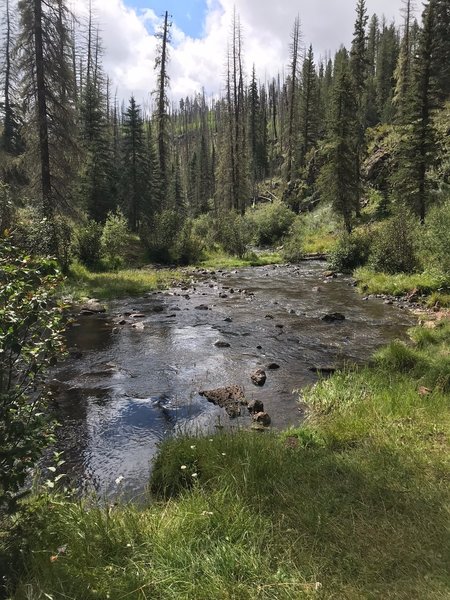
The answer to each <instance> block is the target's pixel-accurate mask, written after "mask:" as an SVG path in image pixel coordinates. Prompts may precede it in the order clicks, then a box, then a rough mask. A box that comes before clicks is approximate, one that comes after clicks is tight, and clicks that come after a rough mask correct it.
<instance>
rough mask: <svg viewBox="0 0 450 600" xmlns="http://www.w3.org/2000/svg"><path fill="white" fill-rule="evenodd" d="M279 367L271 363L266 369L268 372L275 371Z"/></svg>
mask: <svg viewBox="0 0 450 600" xmlns="http://www.w3.org/2000/svg"><path fill="white" fill-rule="evenodd" d="M279 368H280V365H279V364H278V363H276V362H271V363H269V364H268V365H267V367H266V369H269V370H270V371H275V370H276V369H279Z"/></svg>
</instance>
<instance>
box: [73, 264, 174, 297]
mask: <svg viewBox="0 0 450 600" xmlns="http://www.w3.org/2000/svg"><path fill="white" fill-rule="evenodd" d="M184 277H185V276H184V275H183V274H182V273H181V272H180V271H175V270H173V269H160V270H156V269H122V270H119V271H108V272H105V273H95V272H92V271H89V270H88V269H87V268H86V267H83V266H82V265H80V264H77V263H75V264H73V265H72V267H71V270H70V274H69V277H68V279H67V281H66V284H65V286H64V288H63V290H62V293H63V294H64V295H66V296H69V297H71V298H73V299H74V300H77V299H80V298H83V297H86V296H88V297H91V298H93V297H95V298H99V299H101V300H108V299H112V298H123V297H127V296H140V295H142V294H144V293H145V292H148V291H151V290H157V289H165V288H167V287H170V285H171V284H172V282H174V281H175V282H179V281H182V280H183V279H184Z"/></svg>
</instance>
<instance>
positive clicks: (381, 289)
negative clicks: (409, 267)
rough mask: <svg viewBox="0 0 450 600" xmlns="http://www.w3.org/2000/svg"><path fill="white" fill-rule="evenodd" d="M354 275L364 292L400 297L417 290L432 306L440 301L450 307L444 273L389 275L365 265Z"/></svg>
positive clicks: (449, 294)
mask: <svg viewBox="0 0 450 600" xmlns="http://www.w3.org/2000/svg"><path fill="white" fill-rule="evenodd" d="M354 277H355V279H356V280H357V282H358V289H359V290H360V291H361V292H362V293H366V294H388V295H390V296H397V297H400V296H404V295H405V294H408V293H410V292H411V291H413V290H415V291H416V292H417V293H418V294H419V295H423V296H424V298H423V300H424V302H425V303H427V304H428V305H430V306H433V305H434V304H435V303H436V302H439V304H440V305H441V306H444V307H450V288H449V282H448V280H447V279H446V278H445V277H444V276H443V275H440V274H437V273H428V272H423V273H412V274H406V273H398V274H396V275H388V274H386V273H378V272H375V271H372V270H371V269H369V268H367V267H364V268H360V269H357V270H356V271H355V273H354Z"/></svg>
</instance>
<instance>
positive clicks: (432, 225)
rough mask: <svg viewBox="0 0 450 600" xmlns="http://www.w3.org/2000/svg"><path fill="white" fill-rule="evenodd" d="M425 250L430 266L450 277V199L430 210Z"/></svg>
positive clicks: (425, 236) (424, 239)
mask: <svg viewBox="0 0 450 600" xmlns="http://www.w3.org/2000/svg"><path fill="white" fill-rule="evenodd" d="M423 249H424V255H425V256H426V258H427V262H428V263H429V264H432V265H433V266H435V267H436V268H437V269H438V270H439V271H440V272H441V273H443V274H444V275H447V276H448V275H450V199H449V200H447V201H446V202H444V203H443V204H441V205H440V206H435V207H433V208H432V209H431V210H430V212H429V215H428V218H427V222H426V230H425V235H424V236H423Z"/></svg>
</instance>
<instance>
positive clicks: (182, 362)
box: [53, 262, 413, 497]
mask: <svg viewBox="0 0 450 600" xmlns="http://www.w3.org/2000/svg"><path fill="white" fill-rule="evenodd" d="M323 272H324V264H323V263H322V264H321V263H312V262H311V263H304V264H303V265H300V266H298V267H294V266H290V267H285V266H278V267H273V266H269V267H260V268H245V269H240V270H238V271H233V272H230V271H228V272H227V271H218V272H216V273H214V272H212V273H208V274H198V276H196V278H195V279H196V280H195V281H194V280H192V285H191V286H189V287H188V288H187V287H186V288H185V289H179V288H178V289H173V290H169V291H167V292H163V293H161V292H159V293H149V294H148V295H146V296H145V297H142V298H133V299H126V300H120V301H114V302H111V303H110V304H109V306H108V311H107V313H105V314H95V315H80V316H78V317H77V322H76V323H75V325H74V326H73V327H72V328H71V329H70V330H69V332H68V345H69V348H70V349H71V354H70V357H69V358H68V359H67V360H65V361H64V362H63V363H61V364H60V365H59V366H58V367H57V368H56V369H55V371H54V373H53V377H54V381H53V383H54V387H55V394H54V409H55V412H56V417H57V419H58V420H59V422H60V423H61V427H60V428H59V431H58V450H63V451H64V454H65V456H64V458H65V460H66V464H65V465H64V470H65V472H66V473H67V474H68V475H69V476H70V477H71V479H72V481H73V483H74V484H75V485H76V486H77V487H78V488H79V489H87V488H94V489H95V490H96V491H97V492H98V493H100V494H101V495H104V496H105V497H113V496H114V495H115V494H116V493H117V491H118V486H117V484H116V479H118V478H119V477H120V478H122V477H123V481H122V483H121V484H120V486H119V487H120V491H121V493H123V494H125V495H126V496H127V497H133V496H137V495H139V494H140V493H141V492H142V491H143V490H144V489H145V487H146V485H147V482H148V477H149V473H150V469H151V460H152V457H154V455H155V452H156V451H157V448H158V443H159V442H160V441H161V440H162V439H163V438H165V437H166V436H168V435H173V434H176V433H178V432H191V433H195V432H200V431H201V432H205V431H210V430H211V431H213V430H215V428H216V427H217V426H225V427H229V426H233V427H248V426H249V425H250V422H251V421H250V417H249V415H248V413H247V410H246V409H244V410H243V411H242V417H239V418H237V419H232V420H231V419H230V418H229V417H228V416H227V415H226V413H225V412H224V411H223V409H221V408H219V407H217V406H214V405H213V404H211V403H210V402H208V401H207V400H206V399H205V398H204V397H202V396H200V395H199V392H200V391H201V390H205V389H211V388H217V387H221V386H227V385H232V384H237V385H241V386H243V388H244V390H245V394H246V397H247V398H248V399H249V400H250V399H253V398H255V399H260V400H262V401H263V403H264V407H265V410H266V411H267V412H268V413H269V414H270V416H271V419H272V426H273V427H275V428H284V427H287V426H289V425H296V424H298V423H299V422H300V421H301V418H302V414H301V411H300V410H299V404H298V397H299V395H298V393H296V392H295V390H298V389H300V388H302V387H304V386H306V385H308V384H311V383H313V382H314V381H316V380H317V374H315V373H314V372H313V371H312V370H311V369H314V368H323V367H336V366H337V367H339V366H342V365H343V364H344V363H345V362H346V361H351V362H356V363H361V362H364V361H366V360H367V359H368V358H369V357H370V355H371V354H372V353H373V351H374V350H375V349H376V348H377V347H379V346H380V345H382V344H385V343H386V342H388V341H389V340H391V339H393V338H396V337H400V338H402V337H405V331H406V328H407V327H408V326H410V325H411V323H412V322H413V319H412V317H411V315H410V314H409V313H408V311H406V310H401V309H400V307H398V306H390V305H386V304H385V303H384V302H383V300H382V299H370V300H364V299H363V298H362V297H361V296H359V295H358V294H357V293H356V292H355V290H354V288H353V287H352V282H351V280H350V279H348V278H345V277H338V278H336V279H333V278H325V277H324V275H323ZM197 277H198V279H197ZM335 312H339V313H342V314H344V315H345V320H343V321H339V322H326V321H324V320H322V317H323V316H324V315H326V314H328V313H335ZM130 313H131V314H130ZM137 313H138V314H140V315H141V316H133V315H136V314H137ZM217 341H221V342H226V343H229V344H230V346H229V347H224V348H220V347H217V346H216V345H215V343H216V342H217ZM273 362H275V363H277V364H278V365H279V366H280V368H279V369H277V370H267V369H266V373H267V381H266V383H265V385H264V386H263V387H256V386H255V385H253V384H252V382H251V380H250V375H251V373H252V372H253V371H254V370H255V369H257V368H264V367H267V365H268V364H269V363H273ZM255 435H256V434H255Z"/></svg>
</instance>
